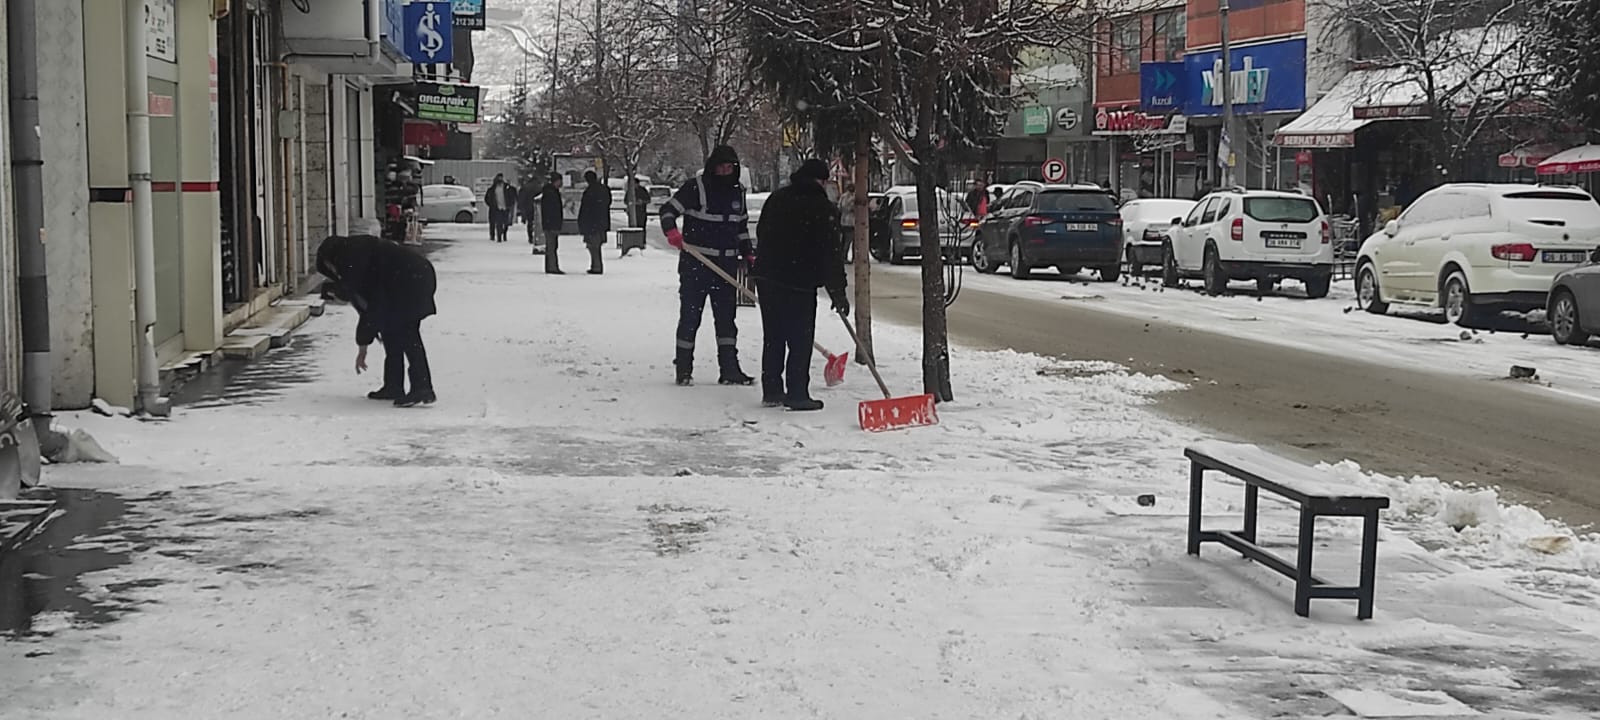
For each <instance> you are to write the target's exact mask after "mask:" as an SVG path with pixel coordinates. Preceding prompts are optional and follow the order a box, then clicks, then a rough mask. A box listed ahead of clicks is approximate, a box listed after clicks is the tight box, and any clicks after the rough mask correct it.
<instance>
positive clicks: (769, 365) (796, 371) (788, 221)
mask: <svg viewBox="0 0 1600 720" xmlns="http://www.w3.org/2000/svg"><path fill="white" fill-rule="evenodd" d="M827 181H828V166H827V164H825V163H823V162H822V161H821V160H807V161H805V163H803V164H802V165H801V166H800V169H799V170H796V171H795V173H794V174H793V175H790V176H789V184H788V185H786V186H784V187H782V188H779V189H778V191H777V192H774V193H772V197H770V198H768V199H767V204H766V205H765V206H764V207H763V208H762V211H761V222H760V223H758V224H757V225H756V240H757V245H756V247H757V248H759V249H760V251H759V252H758V253H757V254H756V266H755V271H754V275H755V278H756V290H757V292H756V294H757V295H758V296H759V297H760V298H761V330H762V338H761V404H762V405H765V406H767V407H777V406H779V405H783V406H785V407H787V408H789V409H790V410H821V409H822V401H820V400H816V399H813V398H812V397H811V343H812V339H813V338H815V337H816V334H817V288H820V287H826V288H828V296H829V297H830V298H832V299H833V311H834V312H837V313H848V312H850V299H849V297H848V296H847V295H845V278H844V260H843V258H842V257H841V256H840V252H839V250H840V245H839V221H838V211H837V209H836V208H835V207H834V205H833V203H832V202H831V201H829V200H828V193H827V190H826V189H825V188H824V187H823V184H824V183H826V182H827Z"/></svg>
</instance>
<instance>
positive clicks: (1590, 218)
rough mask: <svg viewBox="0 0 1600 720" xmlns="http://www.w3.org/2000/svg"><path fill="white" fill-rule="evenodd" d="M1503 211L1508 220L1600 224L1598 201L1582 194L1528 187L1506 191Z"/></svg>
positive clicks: (1583, 225) (1581, 224)
mask: <svg viewBox="0 0 1600 720" xmlns="http://www.w3.org/2000/svg"><path fill="white" fill-rule="evenodd" d="M1501 208H1502V211H1503V212H1504V213H1505V214H1506V215H1508V216H1509V217H1508V218H1507V219H1509V220H1522V221H1525V222H1538V221H1552V220H1559V221H1561V223H1562V224H1563V225H1571V226H1578V227H1595V226H1600V204H1596V203H1595V201H1594V198H1592V197H1590V196H1588V195H1585V194H1583V193H1575V192H1562V191H1560V190H1531V191H1527V192H1515V193H1507V194H1506V196H1505V202H1504V203H1501Z"/></svg>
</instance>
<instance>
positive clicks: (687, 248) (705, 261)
mask: <svg viewBox="0 0 1600 720" xmlns="http://www.w3.org/2000/svg"><path fill="white" fill-rule="evenodd" d="M683 251H684V252H686V253H689V254H690V255H692V256H694V259H696V260H699V261H700V264H701V265H704V266H706V267H708V268H711V271H712V272H714V273H716V274H718V275H721V276H722V279H723V280H727V281H728V284H729V285H732V286H733V287H734V289H735V290H738V291H739V294H740V295H743V296H745V297H746V298H748V299H749V300H750V302H753V303H759V302H761V300H760V299H759V298H757V297H756V294H755V293H753V292H750V288H747V287H745V286H744V284H743V283H741V282H739V281H738V280H735V279H733V276H732V275H729V274H728V271H727V270H723V269H722V267H721V266H720V265H717V264H716V263H714V262H711V260H710V259H709V258H707V257H706V256H705V255H702V254H701V253H700V251H699V250H697V249H695V246H693V245H690V244H689V243H684V244H683ZM811 347H814V348H816V349H817V352H819V353H822V354H823V356H824V357H830V358H831V357H833V353H831V352H828V349H827V348H825V347H823V346H822V343H820V342H817V341H816V340H812V341H811ZM880 384H881V383H880ZM884 394H885V395H887V394H888V393H887V391H885V393H884Z"/></svg>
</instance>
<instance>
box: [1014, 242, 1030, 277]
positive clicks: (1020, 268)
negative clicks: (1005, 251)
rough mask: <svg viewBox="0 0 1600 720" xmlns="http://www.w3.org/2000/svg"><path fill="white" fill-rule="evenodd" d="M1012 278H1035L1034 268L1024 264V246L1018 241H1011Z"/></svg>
mask: <svg viewBox="0 0 1600 720" xmlns="http://www.w3.org/2000/svg"><path fill="white" fill-rule="evenodd" d="M1011 277H1014V278H1016V279H1018V280H1027V279H1028V278H1030V277H1033V268H1031V267H1028V265H1027V263H1024V262H1022V244H1021V243H1019V242H1017V241H1016V240H1012V241H1011Z"/></svg>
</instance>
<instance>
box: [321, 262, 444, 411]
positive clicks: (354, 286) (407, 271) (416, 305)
mask: <svg viewBox="0 0 1600 720" xmlns="http://www.w3.org/2000/svg"><path fill="white" fill-rule="evenodd" d="M317 272H320V273H322V275H323V277H326V278H327V279H328V282H327V283H326V284H325V285H324V288H323V292H324V294H328V295H332V296H334V297H337V298H339V299H342V300H345V301H346V302H349V303H350V304H351V305H352V306H354V307H355V309H356V312H357V313H359V314H360V315H361V319H360V321H359V322H357V323H356V346H357V347H358V348H360V349H359V350H358V351H357V352H356V372H357V373H361V372H363V371H365V370H366V369H367V346H368V345H371V344H372V341H373V340H374V339H380V340H382V341H383V387H381V388H379V389H377V390H374V391H372V392H370V393H367V397H369V398H372V399H373V400H393V401H394V404H395V405H396V406H397V407H412V406H414V405H426V404H431V403H433V402H434V401H435V400H436V399H437V398H436V396H435V395H434V390H433V374H432V372H431V370H430V368H429V367H428V351H427V348H425V347H424V346H423V344H422V320H423V319H424V318H427V317H429V316H431V315H434V314H435V313H437V312H438V308H437V307H436V306H435V305H434V302H433V293H434V290H435V289H436V288H437V283H438V280H437V278H436V277H435V275H434V272H433V263H431V262H428V259H427V258H425V257H423V256H422V254H421V253H419V252H417V251H415V250H412V249H411V248H407V247H403V246H401V245H399V244H396V243H394V242H391V241H388V240H383V239H381V238H377V237H373V236H371V235H350V236H341V235H334V236H332V237H329V238H328V239H326V240H323V241H322V245H321V247H319V248H317ZM407 364H409V365H410V375H411V390H410V392H407V391H406V389H405V381H406V370H407V367H406V366H407Z"/></svg>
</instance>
